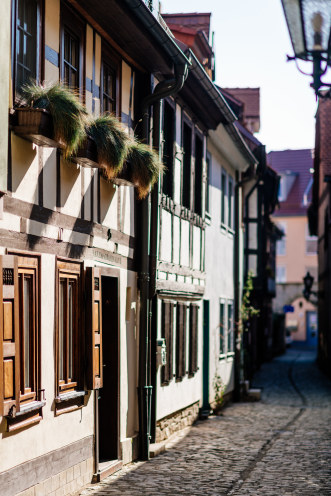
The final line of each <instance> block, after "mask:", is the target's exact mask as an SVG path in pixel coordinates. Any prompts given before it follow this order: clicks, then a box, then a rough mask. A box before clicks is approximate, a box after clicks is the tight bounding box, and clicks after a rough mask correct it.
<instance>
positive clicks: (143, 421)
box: [138, 64, 188, 460]
mask: <svg viewBox="0 0 331 496" xmlns="http://www.w3.org/2000/svg"><path fill="white" fill-rule="evenodd" d="M187 73H188V66H187V64H179V65H176V66H175V77H174V78H171V79H168V80H166V81H162V82H161V83H159V84H158V85H157V86H156V87H155V89H154V91H153V93H152V94H151V95H149V96H147V97H145V98H144V100H143V101H142V125H143V130H142V133H143V136H142V137H143V139H144V142H145V143H147V144H148V143H149V141H150V139H149V138H150V133H149V118H150V115H149V107H150V106H151V105H153V104H155V103H156V102H159V101H160V100H161V99H162V98H165V97H167V96H170V95H174V94H175V93H177V92H178V91H179V90H180V89H181V88H182V87H183V84H184V82H185V79H186V77H187ZM149 203H150V202H149V196H148V197H147V198H145V199H144V200H142V201H141V203H140V208H139V211H140V212H139V214H140V243H141V245H140V265H139V274H138V286H139V290H140V318H139V324H140V326H139V379H138V404H139V441H140V458H141V459H142V460H148V459H149V443H150V425H151V399H152V386H151V361H150V358H151V357H150V346H151V336H150V325H149V324H150V317H151V316H150V294H149V282H150V274H149V225H150V206H149Z"/></svg>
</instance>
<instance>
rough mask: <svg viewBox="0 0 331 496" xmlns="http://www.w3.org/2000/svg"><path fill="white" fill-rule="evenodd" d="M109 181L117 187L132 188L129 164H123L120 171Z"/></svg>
mask: <svg viewBox="0 0 331 496" xmlns="http://www.w3.org/2000/svg"><path fill="white" fill-rule="evenodd" d="M111 181H112V182H113V183H114V184H117V185H118V186H134V184H133V182H132V168H131V164H130V163H129V162H125V163H124V165H123V167H122V169H121V171H120V172H119V173H118V174H117V176H116V177H113V178H112V179H111Z"/></svg>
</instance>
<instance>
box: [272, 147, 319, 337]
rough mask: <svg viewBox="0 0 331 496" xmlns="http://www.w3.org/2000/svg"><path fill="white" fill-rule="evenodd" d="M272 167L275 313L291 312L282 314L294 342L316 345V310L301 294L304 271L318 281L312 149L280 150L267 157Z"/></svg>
mask: <svg viewBox="0 0 331 496" xmlns="http://www.w3.org/2000/svg"><path fill="white" fill-rule="evenodd" d="M268 161H269V164H270V165H271V166H272V168H273V169H274V170H275V171H276V172H278V174H279V175H280V177H281V179H280V186H279V192H278V201H279V207H280V208H279V209H278V210H277V211H276V212H275V213H274V214H273V219H274V221H275V222H276V223H277V225H278V227H279V228H280V229H281V230H282V231H283V233H284V236H283V238H282V239H281V240H280V241H278V243H277V257H276V260H277V263H276V266H277V269H276V283H277V297H276V298H275V300H274V310H275V311H276V312H278V313H282V312H283V311H284V310H283V309H284V306H285V305H287V306H292V307H293V309H294V311H293V312H287V313H286V315H285V326H286V329H287V333H289V332H290V333H291V336H292V338H293V340H294V341H300V342H306V343H307V344H311V345H314V344H317V317H316V308H315V307H314V305H313V304H312V303H310V302H307V301H306V300H305V299H304V297H303V295H302V291H303V277H304V276H305V274H306V273H307V272H310V274H311V275H312V276H313V277H314V278H315V281H316V280H317V238H316V236H311V235H310V233H309V230H308V221H307V208H308V205H309V203H310V201H311V198H312V185H313V174H312V172H313V150H311V149H305V150H282V151H274V152H270V153H269V154H268ZM291 310H292V309H291Z"/></svg>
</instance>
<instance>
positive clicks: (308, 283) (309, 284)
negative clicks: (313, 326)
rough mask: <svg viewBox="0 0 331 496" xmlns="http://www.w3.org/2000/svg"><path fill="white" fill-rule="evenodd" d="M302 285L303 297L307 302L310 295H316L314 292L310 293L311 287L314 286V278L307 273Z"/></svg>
mask: <svg viewBox="0 0 331 496" xmlns="http://www.w3.org/2000/svg"><path fill="white" fill-rule="evenodd" d="M303 284H304V290H303V296H304V297H305V299H306V300H307V301H308V300H309V298H310V296H311V294H315V295H316V292H315V291H312V287H313V284H314V278H313V276H312V275H311V274H310V273H309V272H307V274H306V275H305V277H304V278H303Z"/></svg>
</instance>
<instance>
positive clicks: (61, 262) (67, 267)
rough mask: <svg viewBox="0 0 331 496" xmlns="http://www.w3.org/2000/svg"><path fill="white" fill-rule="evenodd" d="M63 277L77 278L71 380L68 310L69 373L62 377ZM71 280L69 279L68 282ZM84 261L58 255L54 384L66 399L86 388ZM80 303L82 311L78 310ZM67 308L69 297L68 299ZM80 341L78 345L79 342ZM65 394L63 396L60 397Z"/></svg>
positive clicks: (66, 358) (66, 334)
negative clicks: (61, 307) (61, 299)
mask: <svg viewBox="0 0 331 496" xmlns="http://www.w3.org/2000/svg"><path fill="white" fill-rule="evenodd" d="M61 278H62V280H63V279H64V280H68V281H70V279H71V280H76V281H77V284H76V289H75V291H76V295H75V303H76V307H75V325H76V329H74V331H73V343H72V349H73V350H74V352H73V356H72V361H73V367H74V368H75V371H74V374H73V375H74V377H71V378H70V380H69V377H68V367H69V365H68V364H69V361H70V357H69V354H68V338H69V334H68V314H67V310H66V312H65V314H64V315H65V316H64V320H65V323H66V327H67V329H66V330H65V329H64V332H65V337H66V342H67V345H66V346H64V347H63V354H64V357H65V360H64V362H66V364H67V365H66V367H65V368H64V370H65V372H66V373H67V376H66V377H65V380H66V381H67V382H66V381H65V380H64V379H60V348H59V346H60V344H59V335H60V330H59V328H60V284H61ZM68 284H69V283H68V282H67V285H68ZM82 298H83V262H78V261H72V260H70V261H69V260H68V259H62V258H57V259H56V278H55V322H56V327H55V328H56V333H55V336H56V338H55V342H56V367H55V369H56V370H55V372H56V373H55V387H56V394H57V399H58V400H61V399H65V397H63V395H65V394H66V393H74V392H79V391H82V390H84V377H83V357H84V344H83V343H84V339H85V338H84V319H83V299H82ZM79 306H80V307H81V311H79ZM67 309H68V300H67ZM78 344H79V345H78ZM61 395H62V398H61Z"/></svg>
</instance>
